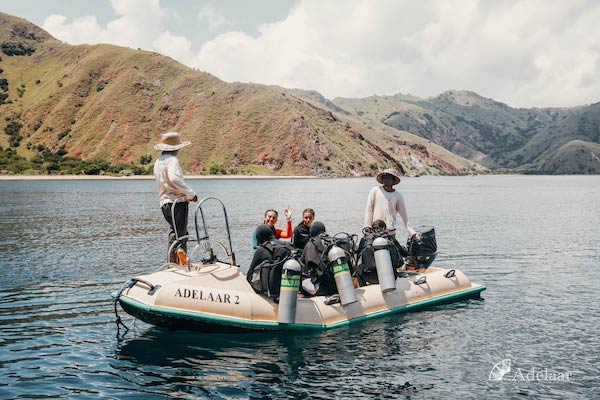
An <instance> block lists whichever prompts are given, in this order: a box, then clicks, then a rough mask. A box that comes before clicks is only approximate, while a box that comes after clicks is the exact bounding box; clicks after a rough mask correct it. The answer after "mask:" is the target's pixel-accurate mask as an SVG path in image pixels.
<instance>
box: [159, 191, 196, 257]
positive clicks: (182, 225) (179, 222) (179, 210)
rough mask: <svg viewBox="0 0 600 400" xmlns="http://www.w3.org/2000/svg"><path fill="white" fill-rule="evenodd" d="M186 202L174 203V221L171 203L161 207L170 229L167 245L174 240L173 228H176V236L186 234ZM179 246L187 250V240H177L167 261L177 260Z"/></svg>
mask: <svg viewBox="0 0 600 400" xmlns="http://www.w3.org/2000/svg"><path fill="white" fill-rule="evenodd" d="M188 204H189V203H188V202H187V201H186V202H185V203H175V212H174V215H175V221H173V219H172V218H171V207H172V206H173V203H167V204H165V205H163V206H162V207H161V210H162V213H163V215H164V217H165V219H166V220H167V222H168V223H169V226H170V227H171V230H170V232H169V247H171V244H173V242H174V241H175V240H176V237H175V229H177V237H182V236H185V235H187V234H188V230H187V224H188V212H189V209H188ZM178 248H181V249H183V250H184V251H186V252H187V240H182V241H181V242H179V245H178V246H175V247H174V248H173V250H172V251H171V253H169V261H170V262H173V263H176V262H177V249H178Z"/></svg>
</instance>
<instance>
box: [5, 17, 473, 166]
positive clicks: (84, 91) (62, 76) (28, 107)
mask: <svg viewBox="0 0 600 400" xmlns="http://www.w3.org/2000/svg"><path fill="white" fill-rule="evenodd" d="M0 46H1V50H2V52H0V56H1V58H2V59H1V60H0V69H1V70H2V72H1V73H0V93H3V94H4V98H3V99H2V100H1V101H0V112H1V113H2V116H3V118H2V120H1V121H0V132H2V131H3V132H4V133H5V134H4V135H0V137H1V139H0V146H2V147H3V148H4V149H6V148H8V147H10V148H12V149H13V150H14V152H13V151H9V152H6V151H5V152H4V156H3V157H0V160H2V159H5V160H6V159H8V158H11V157H12V158H13V159H15V158H18V157H23V159H20V161H19V163H21V164H20V165H22V166H24V167H23V168H16V169H14V168H13V169H12V170H11V171H12V172H19V173H27V172H36V171H31V170H30V169H27V165H25V164H24V163H25V161H23V160H29V162H33V164H30V165H34V166H39V165H42V164H43V165H44V168H45V170H44V168H38V170H37V171H38V172H41V173H56V172H64V169H57V168H58V167H57V165H59V164H60V165H62V164H61V160H62V161H64V160H68V162H69V163H71V164H75V163H76V161H77V160H84V161H86V162H88V163H91V162H92V161H93V162H95V164H94V165H95V166H92V167H89V168H88V169H87V170H85V169H84V170H82V171H81V172H83V173H86V171H88V172H90V173H96V172H98V169H101V170H105V169H106V168H108V167H107V166H106V165H107V164H106V163H109V164H110V165H111V166H112V165H123V164H127V165H129V168H130V169H135V168H137V167H142V165H145V166H146V167H147V166H150V165H151V162H152V161H153V160H154V159H155V158H156V156H157V152H156V151H155V150H153V148H152V147H153V145H154V144H155V143H156V141H157V139H158V137H159V135H160V133H162V132H164V131H167V130H177V131H180V132H182V134H183V135H184V136H185V137H186V138H188V139H190V140H192V142H193V145H192V146H191V147H190V148H187V149H186V150H185V151H183V152H182V153H181V156H180V158H181V160H182V163H183V165H184V169H185V170H186V171H187V172H190V173H201V174H209V173H219V174H221V173H227V174H229V173H237V174H280V175H290V174H293V175H317V176H363V175H372V174H373V173H374V171H375V170H377V169H379V168H383V167H387V166H394V167H397V168H402V169H406V170H408V171H412V173H414V174H425V173H428V174H429V173H431V174H464V173H472V172H475V171H481V170H482V169H481V167H480V166H478V165H476V164H474V163H472V162H469V161H467V160H465V159H462V158H460V157H451V158H448V157H447V158H448V160H449V161H444V162H441V161H442V160H439V159H438V158H437V157H436V156H435V153H436V152H435V151H433V152H432V153H433V156H432V154H428V155H427V156H425V154H424V153H423V152H414V151H413V152H412V153H414V154H412V158H413V159H416V160H417V163H414V162H412V161H411V159H407V158H406V157H404V156H403V154H404V153H406V152H407V151H410V149H411V148H410V146H411V145H414V143H408V142H407V143H401V142H398V143H396V142H394V143H391V142H390V144H389V146H387V147H386V148H383V147H381V146H380V145H378V144H377V142H378V141H379V140H380V138H379V137H378V140H377V141H372V140H369V139H368V138H367V137H369V136H370V132H369V134H364V135H363V134H362V133H361V131H362V130H363V129H366V127H362V126H358V125H356V124H355V122H354V121H353V119H352V118H350V119H347V118H344V117H345V116H344V115H343V114H337V113H335V115H334V113H332V112H331V111H330V110H329V109H327V108H326V107H323V106H320V105H319V104H316V103H314V102H312V101H307V100H305V99H302V98H300V97H298V96H294V95H293V93H292V92H289V91H288V90H287V89H282V88H278V87H275V86H266V85H256V84H243V83H226V82H223V81H221V80H219V79H218V78H216V77H214V76H212V75H210V74H207V73H204V72H200V71H197V70H194V69H192V68H188V67H186V66H184V65H182V64H180V63H178V62H176V61H174V60H172V59H170V58H168V57H165V56H162V55H160V54H156V53H152V52H147V51H140V50H132V49H128V48H123V47H118V46H113V45H81V46H71V45H67V44H64V43H62V42H60V41H57V40H56V39H54V38H52V37H51V36H50V35H49V34H48V33H46V32H45V31H43V30H42V29H40V28H38V27H36V26H35V25H33V24H30V23H28V22H27V21H25V20H22V19H19V18H15V17H12V16H9V15H7V14H1V13H0ZM371 129H372V128H371ZM385 129H387V128H385ZM385 129H382V130H381V131H380V132H379V133H380V135H379V136H380V137H387V136H386V135H387V134H386V133H385ZM389 147H392V150H391V151H390V150H389ZM94 160H95V161H94ZM36 163H37V164H36ZM3 165H4V167H2V166H3ZM6 165H7V163H6V162H5V163H4V164H2V163H0V169H3V168H4V169H6V168H8V167H7V166H6ZM415 165H416V166H415ZM146 167H144V168H146ZM111 168H112V167H111ZM118 170H119V169H118V168H117V169H115V168H112V171H118ZM105 172H106V171H105ZM109 172H110V171H109ZM134 172H139V170H137V169H136V170H135V171H134Z"/></svg>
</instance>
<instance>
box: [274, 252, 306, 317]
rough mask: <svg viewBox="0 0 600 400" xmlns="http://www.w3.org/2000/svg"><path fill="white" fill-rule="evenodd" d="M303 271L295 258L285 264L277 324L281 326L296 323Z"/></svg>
mask: <svg viewBox="0 0 600 400" xmlns="http://www.w3.org/2000/svg"><path fill="white" fill-rule="evenodd" d="M301 270H302V268H301V267H300V263H299V262H298V261H296V260H294V259H293V258H292V259H290V260H287V261H286V262H285V263H284V264H283V270H282V273H281V286H280V290H279V309H278V310H277V322H279V323H280V324H293V323H294V322H296V305H297V302H298V289H299V288H300V274H301Z"/></svg>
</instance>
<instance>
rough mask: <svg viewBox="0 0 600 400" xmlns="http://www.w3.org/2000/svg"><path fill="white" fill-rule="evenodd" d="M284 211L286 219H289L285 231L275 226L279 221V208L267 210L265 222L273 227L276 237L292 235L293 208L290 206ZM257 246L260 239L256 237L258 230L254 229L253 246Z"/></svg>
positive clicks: (283, 237) (284, 237)
mask: <svg viewBox="0 0 600 400" xmlns="http://www.w3.org/2000/svg"><path fill="white" fill-rule="evenodd" d="M284 213H285V219H286V220H287V223H286V229H285V231H283V230H282V229H277V228H275V224H276V223H277V217H278V216H279V213H278V212H277V210H273V209H270V210H267V211H265V215H264V218H263V223H264V224H266V225H268V226H269V227H270V228H271V230H272V231H273V235H274V236H275V238H276V239H289V238H291V237H292V233H293V230H292V209H291V208H289V207H288V208H286V209H285V210H284ZM257 246H258V240H257V239H256V231H254V233H253V234H252V248H253V249H256V247H257Z"/></svg>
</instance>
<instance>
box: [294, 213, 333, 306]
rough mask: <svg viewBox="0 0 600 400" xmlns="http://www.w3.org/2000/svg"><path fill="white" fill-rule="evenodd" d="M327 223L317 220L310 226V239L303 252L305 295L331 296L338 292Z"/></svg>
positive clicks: (303, 290)
mask: <svg viewBox="0 0 600 400" xmlns="http://www.w3.org/2000/svg"><path fill="white" fill-rule="evenodd" d="M328 238H329V237H328V235H327V232H326V230H325V225H324V224H323V223H322V222H319V221H315V222H313V224H312V225H311V227H310V239H309V240H308V243H306V246H305V247H304V251H303V252H302V258H301V264H302V286H301V291H302V293H303V294H304V295H310V296H329V295H332V294H335V293H337V288H336V286H335V280H334V278H333V274H332V273H331V271H330V269H329V260H328V258H327V254H324V253H326V252H327V251H328V248H329V243H327V239H328Z"/></svg>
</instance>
